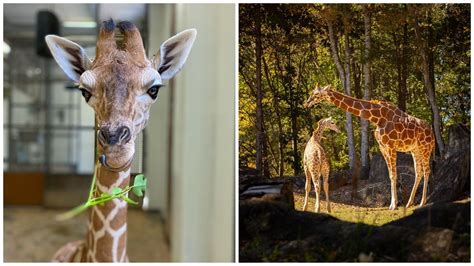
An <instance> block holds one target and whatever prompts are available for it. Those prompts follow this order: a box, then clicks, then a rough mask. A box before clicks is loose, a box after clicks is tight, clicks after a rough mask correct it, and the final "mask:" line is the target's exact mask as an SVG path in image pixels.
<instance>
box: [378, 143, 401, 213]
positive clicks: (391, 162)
mask: <svg viewBox="0 0 474 266" xmlns="http://www.w3.org/2000/svg"><path fill="white" fill-rule="evenodd" d="M380 146H381V147H382V145H380ZM380 150H381V151H382V155H383V156H384V158H385V162H386V163H387V168H388V174H389V177H390V192H391V198H392V200H391V201H390V207H389V209H390V210H395V208H397V202H398V197H397V151H396V150H392V149H389V148H388V147H383V148H381V149H380Z"/></svg>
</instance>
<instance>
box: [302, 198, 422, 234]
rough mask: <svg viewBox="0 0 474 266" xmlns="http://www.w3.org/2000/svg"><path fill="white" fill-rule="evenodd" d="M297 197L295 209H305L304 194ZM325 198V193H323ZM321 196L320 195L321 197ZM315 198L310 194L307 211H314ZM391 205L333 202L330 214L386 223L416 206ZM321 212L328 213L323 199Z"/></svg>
mask: <svg viewBox="0 0 474 266" xmlns="http://www.w3.org/2000/svg"><path fill="white" fill-rule="evenodd" d="M293 195H294V198H295V209H296V210H299V211H300V210H303V203H304V194H300V193H296V192H295V193H293ZM321 196H322V197H323V198H324V193H322V194H321ZM321 196H320V197H321ZM314 205H315V198H314V194H310V196H309V202H308V207H307V208H306V211H310V212H314ZM388 207H389V206H386V207H380V208H370V207H359V206H354V205H348V204H343V203H335V202H331V211H332V212H331V213H330V215H332V216H334V217H336V218H338V219H340V220H343V221H348V222H356V223H357V222H361V223H365V224H370V225H377V226H380V225H384V224H386V223H389V222H392V221H394V220H398V219H400V218H403V217H405V216H408V215H410V214H412V213H413V211H414V210H415V209H416V207H410V208H408V209H405V208H404V207H403V206H399V207H398V208H397V209H396V210H394V211H391V210H389V209H388ZM319 211H320V212H323V213H327V210H326V201H325V200H322V201H321V207H320V209H319Z"/></svg>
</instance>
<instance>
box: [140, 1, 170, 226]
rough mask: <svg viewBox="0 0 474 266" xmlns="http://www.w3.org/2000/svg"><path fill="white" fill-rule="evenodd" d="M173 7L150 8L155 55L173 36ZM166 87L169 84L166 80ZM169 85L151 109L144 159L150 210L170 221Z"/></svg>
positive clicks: (152, 50)
mask: <svg viewBox="0 0 474 266" xmlns="http://www.w3.org/2000/svg"><path fill="white" fill-rule="evenodd" d="M172 11H173V5H167V4H163V5H156V4H155V5H152V4H150V9H149V14H148V17H149V22H148V30H149V34H150V35H149V45H150V47H149V49H148V56H149V58H152V56H153V55H154V54H155V53H157V52H158V51H159V49H160V45H161V44H162V43H163V42H164V41H166V40H167V39H168V38H169V37H171V18H172ZM165 85H169V82H166V81H165ZM172 89H173V88H171V87H170V86H166V87H163V88H162V89H160V92H159V94H158V99H157V101H156V102H155V104H154V105H153V106H152V107H151V110H150V119H149V120H148V125H147V127H146V129H145V134H146V135H147V147H146V157H145V160H146V161H145V165H146V169H145V176H146V177H147V178H148V183H147V186H148V188H147V191H148V192H149V193H146V196H145V197H146V198H145V200H144V202H147V203H148V204H147V206H145V207H147V208H148V209H153V210H160V211H161V213H162V215H163V217H164V218H165V219H168V213H169V210H168V193H169V192H168V175H167V174H168V173H167V169H168V164H169V158H168V146H169V145H170V143H169V141H168V137H169V134H168V130H169V123H170V119H169V115H170V112H169V108H170V92H171V91H170V90H172Z"/></svg>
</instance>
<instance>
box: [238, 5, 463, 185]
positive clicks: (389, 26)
mask: <svg viewBox="0 0 474 266" xmlns="http://www.w3.org/2000/svg"><path fill="white" fill-rule="evenodd" d="M368 7H369V11H370V14H371V18H372V25H371V29H372V35H371V36H372V49H371V51H370V56H369V60H370V63H371V73H372V74H371V76H372V80H371V85H372V92H371V99H374V100H385V101H390V102H392V103H393V104H395V105H399V106H400V105H401V104H403V103H402V102H403V101H404V104H405V105H406V112H407V113H409V114H411V115H413V116H415V117H417V118H420V119H423V120H426V121H428V122H429V123H431V122H432V112H431V107H430V105H429V102H428V97H427V95H426V90H425V88H424V82H423V75H422V69H421V66H422V63H421V62H422V60H421V56H420V54H419V51H418V44H417V42H416V38H415V33H414V26H413V21H414V19H415V18H416V19H418V20H419V22H420V24H421V26H422V29H423V34H424V37H426V38H429V40H430V42H429V44H430V51H431V53H432V59H433V65H434V69H433V76H434V80H435V93H436V102H437V104H438V107H439V110H440V115H441V118H442V123H443V124H442V128H441V132H442V134H443V136H444V139H445V141H446V138H447V127H448V126H450V125H452V124H454V123H463V124H467V125H469V124H470V89H471V88H470V54H471V52H470V6H469V5H464V4H427V5H411V4H371V5H369V6H368ZM239 12H240V14H239V18H240V23H239V25H240V32H239V149H240V150H239V159H240V164H241V165H243V166H249V167H255V154H256V149H255V140H256V119H255V114H256V104H255V103H256V88H255V76H256V68H255V66H256V60H257V59H256V56H255V35H254V26H255V19H256V18H257V17H258V19H260V21H261V23H262V36H261V37H262V45H263V55H262V59H261V60H262V72H261V76H262V92H263V101H262V104H263V117H264V131H265V132H264V133H265V144H266V146H265V151H264V152H263V154H264V164H265V165H267V167H268V172H269V173H270V175H272V176H278V175H295V174H302V154H303V152H304V148H305V145H306V142H307V141H308V140H309V138H310V136H311V133H312V131H313V130H314V128H315V124H316V123H317V121H318V120H319V119H322V118H325V117H329V116H332V117H333V118H335V120H336V121H338V127H339V128H340V129H341V133H339V134H336V133H335V132H326V133H325V137H326V139H325V140H323V147H325V151H326V153H327V154H329V156H330V162H331V168H332V170H337V169H342V168H347V167H348V156H347V153H348V148H347V144H346V142H347V133H346V132H345V128H344V122H345V114H344V112H342V111H341V110H340V109H338V108H337V107H335V106H334V105H331V104H327V103H321V104H320V105H318V106H314V107H313V108H311V109H305V108H304V107H303V103H304V101H305V100H306V99H307V98H308V96H309V93H310V92H311V90H312V89H313V87H314V86H315V84H316V83H319V84H321V85H325V84H331V85H333V86H334V87H336V88H338V90H340V91H342V84H341V81H340V79H339V76H338V74H337V71H336V67H335V64H334V60H333V55H332V54H331V50H330V46H329V37H328V27H327V24H326V21H327V20H331V21H332V22H333V24H334V30H335V34H336V37H337V39H338V49H339V51H343V49H344V42H343V41H344V38H343V37H342V33H343V28H344V26H348V28H349V30H350V32H349V36H350V46H351V51H352V65H351V88H352V95H354V96H357V97H361V96H362V89H363V87H364V77H363V72H362V66H363V64H364V56H363V55H364V49H365V46H364V45H365V44H364V21H363V18H364V17H363V13H362V12H363V10H362V5H358V4H336V5H328V4H291V5H288V4H268V5H267V4H242V5H239ZM415 15H416V16H415ZM340 57H341V61H344V59H345V58H344V53H343V52H340ZM402 59H403V60H405V61H406V63H405V65H406V72H407V77H406V88H403V86H400V76H401V73H402V72H401V70H402V68H401V66H402V65H403V60H402ZM403 95H404V96H405V100H403V99H402V98H401V97H402V96H403ZM359 124H360V122H359V119H358V118H355V117H353V128H354V139H355V143H356V151H357V152H358V150H359V149H360V125H359ZM369 130H370V131H373V130H374V126H373V125H370V127H369ZM294 143H296V147H294ZM369 144H370V153H373V152H378V145H377V143H376V141H375V140H374V137H373V134H369ZM295 151H296V153H295ZM281 164H283V165H282V166H281ZM280 168H282V170H283V171H282V172H280V171H279V170H280Z"/></svg>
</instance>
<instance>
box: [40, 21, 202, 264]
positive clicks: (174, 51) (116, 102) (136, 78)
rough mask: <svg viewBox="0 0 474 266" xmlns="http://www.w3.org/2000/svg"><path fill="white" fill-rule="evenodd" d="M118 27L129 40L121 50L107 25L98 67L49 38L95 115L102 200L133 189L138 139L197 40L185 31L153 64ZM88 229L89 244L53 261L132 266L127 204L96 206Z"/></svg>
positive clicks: (65, 250)
mask: <svg viewBox="0 0 474 266" xmlns="http://www.w3.org/2000/svg"><path fill="white" fill-rule="evenodd" d="M117 27H118V29H119V30H120V32H121V33H122V34H123V36H124V39H123V44H122V45H120V47H119V46H118V45H117V43H116V40H115V38H114V31H115V23H114V22H113V20H112V19H110V20H109V21H104V22H103V23H102V26H101V28H100V32H99V37H98V40H97V47H96V57H95V60H94V61H90V60H89V59H88V57H87V56H86V54H85V52H84V49H83V48H82V47H81V46H79V45H78V44H76V43H73V42H71V41H69V40H67V39H64V38H61V37H58V36H54V35H49V36H46V43H47V44H48V47H49V49H50V50H51V54H52V55H53V57H54V59H55V60H56V62H57V63H58V64H59V66H60V67H61V68H62V70H63V71H64V72H65V73H66V75H67V76H68V77H69V78H70V79H71V80H72V81H74V82H76V83H78V84H79V88H80V90H81V91H82V95H83V96H84V98H85V100H86V102H87V104H89V105H90V106H91V107H92V108H93V109H94V111H95V115H96V119H97V121H98V126H99V131H98V144H97V149H98V151H99V152H100V154H101V156H100V165H99V166H98V171H97V191H96V192H95V193H96V195H100V194H101V193H103V192H111V190H112V189H113V188H115V187H120V188H124V187H126V186H127V185H128V184H129V182H130V166H131V162H132V160H133V155H134V152H135V150H134V149H135V148H134V142H135V138H136V137H137V135H138V134H139V133H140V132H141V131H142V130H143V128H144V127H145V126H146V123H147V121H148V118H149V110H150V107H151V105H152V104H153V103H154V102H155V101H156V98H157V96H158V91H159V88H160V87H161V86H162V80H166V79H170V78H172V77H173V76H174V75H176V73H178V71H179V70H180V69H181V68H182V66H183V65H184V63H185V61H186V59H187V57H188V55H189V52H190V50H191V47H192V45H193V43H194V39H195V38H196V30H194V29H190V30H185V31H183V32H181V33H179V34H177V35H175V36H174V37H172V38H170V39H168V40H167V41H166V42H164V43H163V44H162V45H161V48H160V57H159V58H155V59H154V60H148V59H147V57H146V54H145V49H144V47H143V42H142V38H141V35H140V32H139V31H138V29H137V27H136V26H135V25H133V24H132V23H130V22H127V21H123V22H120V23H119V24H118V25H117ZM87 229H88V230H87V235H86V240H79V241H75V242H71V243H68V244H66V245H65V246H63V247H62V248H60V249H59V250H58V251H57V252H56V254H55V255H54V256H53V261H60V262H71V261H80V262H126V261H128V256H127V248H126V247H127V203H126V202H125V201H123V200H122V199H113V200H112V201H108V202H106V203H105V204H104V205H103V206H93V207H92V208H91V209H90V212H89V225H88V228H87Z"/></svg>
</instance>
